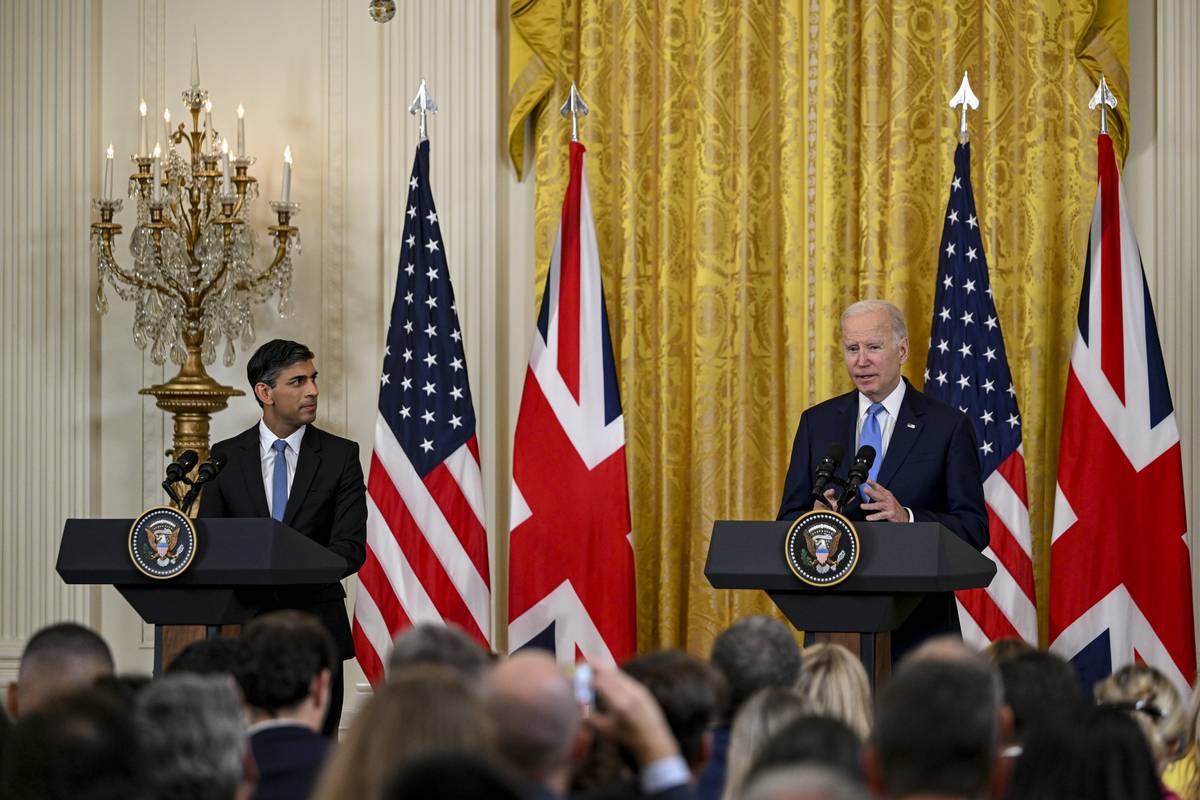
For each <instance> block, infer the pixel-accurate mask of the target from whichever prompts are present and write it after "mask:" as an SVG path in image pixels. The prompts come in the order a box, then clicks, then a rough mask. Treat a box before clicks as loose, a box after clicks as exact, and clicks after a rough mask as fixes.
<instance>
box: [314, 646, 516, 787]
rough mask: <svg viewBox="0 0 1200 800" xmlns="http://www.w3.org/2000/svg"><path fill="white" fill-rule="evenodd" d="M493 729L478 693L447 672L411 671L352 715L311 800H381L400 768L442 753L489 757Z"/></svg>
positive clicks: (440, 669)
mask: <svg viewBox="0 0 1200 800" xmlns="http://www.w3.org/2000/svg"><path fill="white" fill-rule="evenodd" d="M494 744H495V736H494V734H493V727H492V725H491V723H490V720H489V719H488V718H487V715H486V714H485V713H484V711H483V707H482V704H481V702H480V699H479V696H478V693H477V692H474V691H471V687H470V686H469V685H468V683H467V682H466V680H465V679H464V678H463V677H462V676H461V675H459V674H458V673H456V672H452V671H451V670H448V669H446V668H445V667H412V668H409V669H406V670H404V671H403V672H402V673H401V674H398V675H395V676H393V677H392V678H390V679H389V680H386V681H384V682H383V683H382V684H380V685H379V687H378V688H377V689H376V690H375V694H374V695H372V696H371V698H370V699H369V700H367V702H366V704H365V705H363V707H362V708H361V709H360V710H359V711H358V713H357V714H355V715H354V720H353V722H351V723H350V729H349V731H347V733H346V737H345V739H344V740H343V741H342V743H341V744H340V745H339V746H338V747H337V749H336V750H334V751H333V756H332V758H331V759H330V760H329V762H328V763H327V764H326V767H325V770H324V772H323V773H322V774H321V778H320V781H319V782H318V784H317V789H316V792H315V793H314V795H313V797H314V798H318V799H319V800H342V798H348V797H363V798H374V797H379V796H380V793H381V792H382V791H383V787H384V786H385V785H386V783H387V781H388V780H389V779H390V778H391V777H392V775H393V774H394V773H395V771H396V770H397V769H398V768H399V766H400V765H401V764H404V763H406V762H408V761H409V760H410V759H414V758H416V757H418V756H424V755H429V754H432V753H441V752H447V751H450V752H459V751H464V750H466V751H470V752H476V753H485V754H487V753H491V752H492V750H493V749H494Z"/></svg>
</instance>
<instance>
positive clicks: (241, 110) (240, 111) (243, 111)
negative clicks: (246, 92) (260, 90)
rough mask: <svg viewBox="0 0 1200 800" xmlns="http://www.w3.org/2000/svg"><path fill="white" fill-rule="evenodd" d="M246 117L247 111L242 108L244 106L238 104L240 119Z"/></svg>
mask: <svg viewBox="0 0 1200 800" xmlns="http://www.w3.org/2000/svg"><path fill="white" fill-rule="evenodd" d="M244 116H246V109H244V108H242V104H241V103H238V119H241V118H242V117H244Z"/></svg>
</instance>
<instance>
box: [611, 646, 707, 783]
mask: <svg viewBox="0 0 1200 800" xmlns="http://www.w3.org/2000/svg"><path fill="white" fill-rule="evenodd" d="M622 669H623V670H624V671H625V672H626V674H628V675H629V676H630V677H631V678H633V679H634V680H636V681H637V682H638V683H640V684H642V685H643V686H645V687H646V688H647V689H649V690H650V694H652V695H654V699H655V700H657V701H658V705H659V706H660V707H661V708H662V711H663V716H665V717H666V718H667V724H668V725H669V726H671V733H672V734H674V735H675V740H676V741H677V742H678V743H679V751H680V753H682V754H683V757H684V759H685V760H686V761H687V762H688V764H689V765H691V766H693V767H694V766H697V765H698V764H699V762H700V760H701V758H702V757H703V756H704V747H703V743H704V734H705V733H706V732H707V731H708V729H709V726H711V725H712V724H713V723H715V722H716V721H717V718H718V715H719V714H720V713H721V709H722V708H723V707H724V705H725V693H726V688H725V679H724V678H722V677H721V673H719V672H717V670H715V669H713V668H712V667H711V666H709V665H708V664H705V663H704V662H703V661H700V660H699V659H696V658H693V657H692V656H690V655H688V654H687V653H685V652H683V651H682V650H660V651H658V652H655V653H647V654H645V655H642V656H637V657H636V658H632V659H630V660H629V661H627V662H625V664H624V665H623V666H622Z"/></svg>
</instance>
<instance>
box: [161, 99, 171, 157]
mask: <svg viewBox="0 0 1200 800" xmlns="http://www.w3.org/2000/svg"><path fill="white" fill-rule="evenodd" d="M163 126H164V127H165V128H166V129H167V149H168V150H169V149H170V148H171V109H169V108H164V109H163Z"/></svg>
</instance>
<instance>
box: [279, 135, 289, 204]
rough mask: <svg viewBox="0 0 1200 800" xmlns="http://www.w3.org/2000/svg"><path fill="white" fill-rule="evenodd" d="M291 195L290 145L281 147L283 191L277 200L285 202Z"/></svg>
mask: <svg viewBox="0 0 1200 800" xmlns="http://www.w3.org/2000/svg"><path fill="white" fill-rule="evenodd" d="M291 197H292V146H291V145H288V146H287V147H285V148H283V192H282V193H281V194H280V195H279V202H281V203H287V202H289V201H290V199H291Z"/></svg>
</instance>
